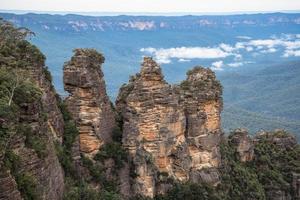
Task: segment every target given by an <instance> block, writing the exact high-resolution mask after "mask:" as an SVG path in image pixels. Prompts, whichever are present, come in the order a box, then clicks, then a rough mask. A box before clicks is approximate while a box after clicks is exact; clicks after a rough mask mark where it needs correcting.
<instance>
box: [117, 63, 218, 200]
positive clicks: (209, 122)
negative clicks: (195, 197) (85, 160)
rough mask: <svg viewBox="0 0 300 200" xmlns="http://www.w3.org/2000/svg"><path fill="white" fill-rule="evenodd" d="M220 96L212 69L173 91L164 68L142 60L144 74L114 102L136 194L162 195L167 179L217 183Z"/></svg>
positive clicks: (193, 75)
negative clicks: (129, 159)
mask: <svg viewBox="0 0 300 200" xmlns="http://www.w3.org/2000/svg"><path fill="white" fill-rule="evenodd" d="M221 93H222V91H221V87H220V85H219V83H218V81H216V80H215V77H214V75H213V72H211V71H210V70H208V69H204V68H195V69H194V70H192V71H190V72H189V73H188V78H187V80H186V81H185V82H184V85H183V84H182V85H181V86H171V85H169V84H168V83H167V82H166V81H165V80H164V79H163V75H162V72H161V68H160V66H159V65H158V64H157V63H155V62H154V61H153V60H152V59H151V58H144V62H143V64H142V68H141V72H140V73H139V74H137V75H136V76H134V77H132V79H131V80H130V82H129V83H128V84H127V85H124V86H123V87H122V88H121V89H120V94H119V96H118V99H117V101H116V107H117V110H118V111H119V113H121V116H122V118H123V146H124V147H125V148H126V149H128V151H129V156H130V158H131V160H132V162H133V164H134V166H135V172H136V174H137V178H135V180H134V184H133V190H134V192H135V193H137V194H144V195H146V196H150V197H153V196H154V195H155V194H158V193H161V192H162V193H163V192H164V188H168V187H167V185H168V184H167V183H165V182H164V181H163V180H162V179H167V178H169V179H174V180H175V181H188V180H191V181H195V182H197V181H200V180H201V181H204V182H210V183H213V184H216V183H217V182H218V181H219V177H218V172H217V170H216V167H218V165H219V162H220V155H219V147H218V145H219V142H220V137H221V130H220V112H221V109H222V99H221V97H220V95H221ZM204 169H205V170H206V171H207V172H209V173H203V170H204ZM163 176H164V177H163ZM158 185H159V186H158Z"/></svg>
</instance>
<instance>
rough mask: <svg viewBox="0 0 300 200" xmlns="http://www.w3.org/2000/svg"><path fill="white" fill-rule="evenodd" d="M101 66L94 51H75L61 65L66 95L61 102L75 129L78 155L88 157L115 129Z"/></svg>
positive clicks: (99, 57)
mask: <svg viewBox="0 0 300 200" xmlns="http://www.w3.org/2000/svg"><path fill="white" fill-rule="evenodd" d="M103 62H104V57H103V56H102V55H101V54H98V53H97V52H96V51H94V50H88V49H77V50H75V55H74V56H73V57H72V58H71V60H70V61H69V62H67V63H65V65H64V86H65V90H66V91H68V92H69V93H70V96H68V97H67V98H66V100H65V102H66V104H67V106H68V109H69V111H70V112H71V114H72V117H73V118H74V120H75V121H76V124H77V127H78V129H79V143H80V151H81V152H82V153H84V154H86V155H87V156H90V157H91V156H92V155H95V154H96V153H97V152H98V150H99V147H101V146H102V145H103V144H104V143H107V142H109V141H111V132H112V129H113V128H114V126H115V121H114V113H113V111H112V107H111V103H110V101H109V98H108V96H107V94H106V88H105V82H104V79H103V73H102V71H101V64H102V63H103Z"/></svg>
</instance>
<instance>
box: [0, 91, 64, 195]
mask: <svg viewBox="0 0 300 200" xmlns="http://www.w3.org/2000/svg"><path fill="white" fill-rule="evenodd" d="M40 89H43V88H40ZM41 92H42V93H41V96H40V97H39V98H37V99H35V100H34V101H32V102H22V103H21V105H20V111H19V113H18V117H17V118H15V119H14V124H10V125H8V126H7V124H1V125H3V126H2V127H8V128H7V130H8V131H9V132H10V135H11V136H10V139H9V140H8V143H7V146H6V148H7V151H6V157H8V158H6V159H8V160H9V162H11V163H12V166H13V169H7V166H1V165H2V160H1V164H0V168H1V173H0V174H1V175H0V183H1V184H0V199H14V200H17V199H22V198H21V195H20V192H19V191H20V189H23V188H20V186H18V187H17V185H16V181H15V180H16V179H19V180H20V179H22V178H24V177H26V179H25V178H24V179H25V180H23V181H30V183H32V184H34V185H35V188H34V191H32V192H34V193H36V194H37V195H38V197H39V199H61V198H62V196H63V190H64V174H63V170H62V168H61V165H60V163H59V161H58V158H57V156H56V151H55V147H54V141H55V140H56V139H55V138H54V135H53V130H52V129H51V128H50V127H51V125H49V118H48V117H47V115H46V112H45V110H44V108H45V107H47V106H48V107H47V108H48V109H51V110H54V112H55V109H56V108H57V107H54V108H53V107H51V105H45V104H44V102H45V101H44V100H43V99H42V98H44V97H45V96H47V95H48V94H45V91H43V90H42V91H41ZM30 95H31V94H30ZM49 96H51V94H50V95H49ZM24 99H25V97H24ZM55 106H57V105H55ZM62 128H63V127H62ZM8 154H10V155H13V156H9V155H8ZM2 167H3V168H2ZM12 175H13V176H12ZM19 183H20V182H19ZM24 183H25V184H29V183H28V182H24ZM24 183H23V184H24ZM23 187H25V186H23ZM49 188H51V189H49Z"/></svg>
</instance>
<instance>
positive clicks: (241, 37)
mask: <svg viewBox="0 0 300 200" xmlns="http://www.w3.org/2000/svg"><path fill="white" fill-rule="evenodd" d="M236 38H237V39H243V40H251V39H252V38H251V37H249V36H244V35H241V36H237V37H236Z"/></svg>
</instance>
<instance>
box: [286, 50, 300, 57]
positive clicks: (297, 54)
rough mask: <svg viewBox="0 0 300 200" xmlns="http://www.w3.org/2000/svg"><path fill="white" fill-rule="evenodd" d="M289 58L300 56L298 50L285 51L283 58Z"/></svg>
mask: <svg viewBox="0 0 300 200" xmlns="http://www.w3.org/2000/svg"><path fill="white" fill-rule="evenodd" d="M291 56H295V57H299V56H300V50H296V51H295V50H286V51H285V52H284V54H283V57H286V58H287V57H291Z"/></svg>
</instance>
